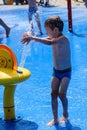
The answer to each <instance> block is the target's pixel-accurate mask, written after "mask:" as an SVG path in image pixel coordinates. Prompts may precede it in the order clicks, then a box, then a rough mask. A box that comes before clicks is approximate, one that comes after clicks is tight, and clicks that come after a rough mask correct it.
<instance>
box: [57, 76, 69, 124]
mask: <svg viewBox="0 0 87 130" xmlns="http://www.w3.org/2000/svg"><path fill="white" fill-rule="evenodd" d="M69 82H70V79H69V78H67V77H65V78H63V79H62V81H61V88H60V92H59V98H60V100H61V102H62V106H63V118H62V120H61V121H63V122H66V121H67V118H68V100H67V97H66V92H67V88H68V85H69Z"/></svg>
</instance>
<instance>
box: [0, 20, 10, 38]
mask: <svg viewBox="0 0 87 130" xmlns="http://www.w3.org/2000/svg"><path fill="white" fill-rule="evenodd" d="M0 25H1V26H2V27H3V28H5V30H6V37H8V36H9V33H10V27H8V26H7V24H6V23H5V22H4V21H3V20H2V19H0Z"/></svg>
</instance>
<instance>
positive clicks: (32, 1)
mask: <svg viewBox="0 0 87 130" xmlns="http://www.w3.org/2000/svg"><path fill="white" fill-rule="evenodd" d="M28 4H29V7H36V0H28Z"/></svg>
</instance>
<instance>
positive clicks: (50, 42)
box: [21, 33, 64, 45]
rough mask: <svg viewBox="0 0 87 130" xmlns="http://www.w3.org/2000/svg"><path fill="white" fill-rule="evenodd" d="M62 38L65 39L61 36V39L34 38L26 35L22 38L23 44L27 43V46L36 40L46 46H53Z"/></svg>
mask: <svg viewBox="0 0 87 130" xmlns="http://www.w3.org/2000/svg"><path fill="white" fill-rule="evenodd" d="M62 37H64V36H60V37H59V38H39V37H36V36H33V35H31V34H27V33H25V34H24V35H23V37H22V40H21V42H22V43H26V42H27V44H28V43H29V41H30V40H36V41H38V42H41V43H43V44H46V45H53V44H55V43H56V42H57V41H58V40H60V39H61V38H62Z"/></svg>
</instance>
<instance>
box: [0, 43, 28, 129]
mask: <svg viewBox="0 0 87 130" xmlns="http://www.w3.org/2000/svg"><path fill="white" fill-rule="evenodd" d="M28 77H30V71H29V70H27V69H25V68H21V67H18V66H17V60H16V57H15V55H14V53H13V51H12V50H11V49H10V48H9V47H7V46H5V45H2V44H1V45H0V85H1V86H4V96H3V108H4V120H6V121H12V120H14V121H16V120H17V119H16V116H15V107H14V92H15V89H16V87H17V83H20V82H22V81H24V80H26V79H27V78H28ZM2 129H3V128H2Z"/></svg>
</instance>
